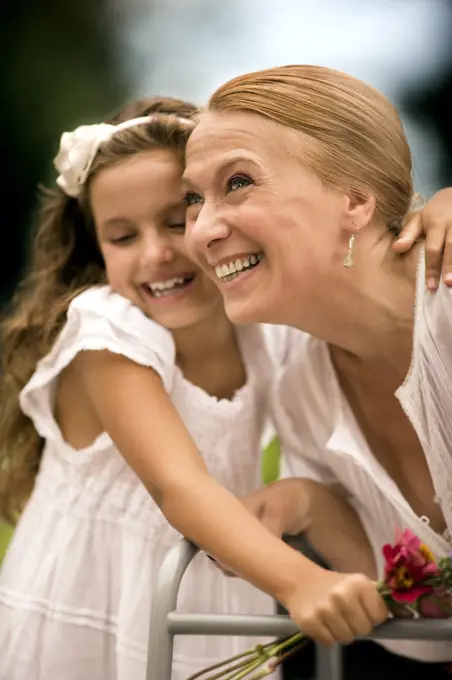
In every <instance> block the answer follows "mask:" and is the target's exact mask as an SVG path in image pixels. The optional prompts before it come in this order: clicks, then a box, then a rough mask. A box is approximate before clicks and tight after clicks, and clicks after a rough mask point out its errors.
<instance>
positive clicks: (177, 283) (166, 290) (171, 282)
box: [148, 276, 191, 297]
mask: <svg viewBox="0 0 452 680" xmlns="http://www.w3.org/2000/svg"><path fill="white" fill-rule="evenodd" d="M190 281H191V278H187V279H184V278H183V277H180V276H178V277H176V278H174V279H168V280H167V281H154V282H153V283H150V284H148V288H149V290H150V292H151V293H152V295H153V296H154V297H162V295H172V294H173V293H175V292H177V291H178V290H180V289H181V288H183V287H184V286H185V285H186V284H187V283H189V282H190Z"/></svg>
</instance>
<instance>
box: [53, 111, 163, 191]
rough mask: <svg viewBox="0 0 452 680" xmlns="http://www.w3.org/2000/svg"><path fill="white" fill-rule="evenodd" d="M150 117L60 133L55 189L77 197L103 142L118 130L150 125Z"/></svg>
mask: <svg viewBox="0 0 452 680" xmlns="http://www.w3.org/2000/svg"><path fill="white" fill-rule="evenodd" d="M151 120H152V115H150V116H143V117H141V118H132V119H131V120H126V121H124V122H123V123H119V125H109V124H108V123H97V124H95V125H80V127H78V128H76V129H75V130H73V132H63V134H62V135H61V141H60V149H59V151H58V154H57V156H56V157H55V158H54V161H53V164H54V166H55V168H56V169H57V170H58V172H59V173H60V174H59V175H58V177H57V180H56V181H57V184H58V186H59V187H60V188H61V189H62V190H63V191H64V193H65V194H67V195H68V196H72V197H73V198H76V197H77V196H79V195H80V193H81V191H82V188H83V185H84V184H85V182H86V178H87V176H88V173H89V170H90V167H91V165H92V163H93V160H94V158H95V156H96V153H97V151H98V150H99V147H100V145H101V144H102V142H106V141H107V140H108V139H110V138H111V137H112V136H113V135H114V134H116V133H117V132H119V131H120V130H125V129H126V128H129V127H132V126H134V125H140V124H143V123H150V122H151Z"/></svg>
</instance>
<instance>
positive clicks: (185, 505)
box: [76, 351, 387, 644]
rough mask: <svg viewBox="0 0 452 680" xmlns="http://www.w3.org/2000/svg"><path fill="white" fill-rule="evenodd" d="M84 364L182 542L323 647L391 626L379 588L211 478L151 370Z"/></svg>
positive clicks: (100, 412)
mask: <svg viewBox="0 0 452 680" xmlns="http://www.w3.org/2000/svg"><path fill="white" fill-rule="evenodd" d="M76 361H78V369H79V370H80V371H81V375H82V380H83V384H84V386H85V389H86V394H87V399H88V400H89V401H90V402H91V405H92V408H93V409H94V411H95V413H96V414H97V417H98V418H99V420H100V422H101V424H102V426H103V427H104V429H105V431H106V432H108V433H109V435H110V436H111V438H112V439H113V441H114V442H115V444H116V446H117V447H118V450H119V451H120V452H121V454H122V455H123V457H124V459H125V460H126V461H127V462H128V464H129V465H130V466H131V467H132V468H133V469H134V470H135V472H136V473H137V475H138V476H139V477H140V479H141V480H142V482H143V483H144V485H145V486H146V488H147V489H148V490H149V492H150V494H151V495H152V497H153V498H154V500H155V501H156V503H157V504H158V505H159V506H160V508H161V509H162V511H163V513H164V514H165V516H166V517H167V519H168V521H169V522H170V523H171V524H172V525H173V526H174V527H175V528H176V529H177V530H178V531H180V533H181V534H183V535H184V536H186V537H187V538H189V539H191V540H192V541H193V542H194V543H195V544H196V545H197V546H199V547H200V548H202V549H204V550H206V551H208V552H209V553H211V554H213V555H214V557H216V558H217V559H218V560H219V561H221V562H222V563H223V564H225V565H226V566H227V567H228V568H229V569H231V571H233V572H235V573H237V574H239V575H240V576H242V577H243V578H245V579H246V580H248V581H250V582H251V583H253V584H254V585H255V586H257V587H258V588H260V589H261V590H263V591H265V592H267V593H269V594H270V595H272V596H273V597H274V598H275V599H277V600H278V601H279V602H281V604H283V605H284V606H285V607H286V609H288V611H289V612H290V614H291V616H292V618H293V619H294V620H295V621H296V622H297V623H298V624H299V625H300V627H301V628H302V629H303V630H304V631H305V632H306V633H307V634H308V635H310V636H311V637H313V638H314V639H316V640H317V641H320V642H324V643H326V644H332V643H333V642H334V641H335V640H338V641H341V642H346V641H350V640H352V639H353V638H354V637H355V636H357V635H366V634H368V633H369V632H370V630H371V629H372V627H373V625H375V624H376V623H379V622H381V621H383V620H385V618H386V616H387V609H386V607H385V605H384V603H383V601H382V599H381V598H380V597H379V596H378V594H377V593H376V590H375V588H374V587H373V584H372V582H371V581H370V580H367V579H365V578H364V577H362V576H359V575H353V576H350V575H344V574H337V573H335V572H328V571H326V570H323V569H321V568H320V567H318V566H317V565H315V564H313V563H312V562H310V561H309V560H308V559H306V558H305V557H303V556H302V555H301V554H299V553H297V552H296V551H295V550H292V549H291V548H290V547H288V546H286V545H285V544H284V543H283V542H282V541H281V540H280V539H278V538H277V537H276V536H274V535H273V534H272V533H271V532H270V531H269V530H268V529H266V528H265V527H264V526H263V525H262V524H261V522H259V520H258V519H257V518H256V517H254V516H253V515H252V514H251V513H250V512H248V510H247V509H246V508H245V507H244V505H243V504H242V503H241V502H240V501H239V500H238V499H236V498H235V497H234V496H233V495H232V494H230V493H228V492H227V491H226V490H225V489H224V488H223V487H222V486H221V485H220V484H218V483H217V482H216V481H215V480H214V479H213V478H212V477H210V475H209V474H208V471H207V469H206V466H205V464H204V462H203V460H202V458H201V456H200V454H199V452H198V450H197V448H196V446H195V444H194V442H193V440H192V438H191V437H190V434H189V432H188V431H187V429H186V427H185V425H184V424H183V422H182V420H181V418H180V417H179V415H178V413H177V411H176V409H175V408H174V406H173V405H172V403H171V401H170V399H169V396H168V394H167V393H166V391H165V389H164V387H163V385H162V383H161V380H160V378H159V377H158V376H157V374H156V373H155V372H154V371H153V370H152V369H150V368H147V367H144V366H141V365H138V364H135V363H134V362H132V361H130V360H129V359H127V358H125V357H123V356H121V355H115V354H111V353H109V352H107V351H98V352H84V353H81V354H80V355H79V356H78V358H77V360H76ZM320 614H321V615H320Z"/></svg>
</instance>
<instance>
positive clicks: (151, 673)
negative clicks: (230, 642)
mask: <svg viewBox="0 0 452 680" xmlns="http://www.w3.org/2000/svg"><path fill="white" fill-rule="evenodd" d="M196 552H197V549H196V548H195V546H194V545H192V544H191V543H190V542H189V541H187V540H185V539H183V540H181V541H180V542H179V543H178V544H177V545H176V546H174V547H173V548H172V549H171V550H170V552H169V553H168V555H167V556H166V558H165V560H164V561H163V564H162V567H161V569H160V571H159V575H158V578H157V582H156V584H155V589H154V598H153V604H152V613H151V622H150V631H149V649H148V661H147V672H146V680H171V666H172V655H173V641H174V636H175V635H256V636H260V635H261V636H262V637H272V636H275V637H278V638H283V637H287V636H289V635H292V634H293V633H294V632H296V631H297V630H298V628H297V626H296V625H295V624H294V623H293V622H292V621H291V620H290V619H289V617H288V616H284V615H283V616H281V615H279V616H246V615H242V616H239V615H236V616H231V615H225V614H179V613H177V612H176V611H175V610H176V604H177V594H178V591H179V586H180V582H181V580H182V577H183V575H184V573H185V570H186V569H187V567H188V565H189V564H190V562H191V560H192V559H193V557H194V556H195V554H196ZM369 639H376V640H378V639H383V640H442V641H443V640H445V641H451V642H452V620H451V619H448V620H445V619H443V620H434V619H430V620H429V619H418V620H409V619H393V620H392V621H388V622H387V623H385V624H383V625H381V626H379V627H378V629H376V630H375V631H374V632H373V633H372V635H371V636H370V638H369ZM317 669H318V671H317V680H341V676H342V660H341V647H340V646H335V647H333V648H332V649H326V648H320V647H318V648H317Z"/></svg>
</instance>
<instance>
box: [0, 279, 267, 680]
mask: <svg viewBox="0 0 452 680" xmlns="http://www.w3.org/2000/svg"><path fill="white" fill-rule="evenodd" d="M237 333H238V340H239V344H240V347H241V350H242V354H243V360H244V363H245V366H246V372H247V382H246V385H244V387H242V388H241V389H239V390H238V391H237V392H236V394H235V396H234V398H233V399H232V400H230V401H229V400H224V399H221V400H218V399H216V398H214V397H212V396H209V395H208V394H207V393H206V392H204V391H203V390H202V389H200V388H198V387H196V386H194V385H193V384H191V383H190V382H188V381H187V380H185V378H184V376H183V375H182V373H181V371H180V370H179V368H178V367H177V366H176V365H175V349H174V344H173V340H172V337H171V335H170V333H169V332H168V331H166V330H165V329H163V328H162V327H161V326H159V325H157V324H155V323H154V322H153V321H151V320H150V319H148V318H147V317H146V316H145V315H144V314H142V313H141V311H140V310H139V309H138V308H136V307H134V306H133V305H132V304H131V303H130V302H129V301H128V300H126V299H124V298H122V297H121V296H119V295H117V294H115V293H113V292H112V291H111V289H110V288H109V287H108V286H102V287H96V288H91V289H89V290H87V291H85V292H84V293H82V294H81V295H80V296H78V297H77V298H76V299H75V300H74V301H73V302H72V304H71V306H70V309H69V312H68V318H67V323H66V325H65V327H64V329H63V331H62V333H61V335H60V336H59V338H58V340H57V342H56V344H55V345H54V347H53V349H52V350H51V352H50V353H49V354H48V355H47V356H46V357H45V358H44V359H42V361H40V363H39V364H38V366H37V369H36V372H35V373H34V375H33V376H32V378H31V379H30V381H29V383H28V384H27V386H26V387H25V388H24V390H23V392H22V394H21V399H20V402H21V407H22V409H23V411H24V412H25V413H26V414H27V415H28V416H29V417H30V418H31V419H32V421H33V423H34V425H35V427H36V429H37V431H38V432H39V434H40V435H41V436H42V437H43V438H44V440H45V448H44V453H43V458H42V463H41V466H40V471H39V475H38V478H37V480H36V485H35V489H34V491H33V494H32V496H31V499H30V501H29V503H28V505H27V507H26V509H25V511H24V513H23V516H22V517H21V519H20V522H19V525H18V527H17V530H16V532H15V534H14V538H13V541H12V544H11V546H10V548H9V551H8V553H7V556H6V558H5V561H4V564H3V566H2V571H1V574H0V680H144V678H145V668H146V656H147V642H148V635H149V616H150V610H151V606H152V595H153V583H154V581H155V578H156V575H157V572H158V569H159V566H160V564H161V562H162V559H163V557H164V556H165V555H166V553H167V552H168V550H169V549H170V548H171V547H172V546H173V545H174V544H175V543H176V542H177V541H178V540H179V538H180V536H179V534H178V532H177V531H176V530H175V529H173V528H172V527H171V526H170V525H169V524H168V522H167V521H166V519H165V517H164V516H163V515H162V513H161V512H160V510H159V508H158V507H157V505H156V504H155V503H154V502H153V500H152V498H151V497H150V496H149V494H148V493H147V491H146V490H145V488H144V487H143V486H142V484H141V482H140V481H139V479H138V478H137V477H136V475H135V474H134V472H133V471H132V470H131V469H130V468H129V467H128V465H127V464H126V463H125V461H124V459H123V458H122V457H121V455H120V454H119V452H118V450H117V449H116V448H115V446H114V444H113V442H112V441H111V439H110V437H109V436H108V434H107V433H103V434H101V435H100V436H99V437H97V438H96V440H95V441H94V442H93V443H92V444H91V445H90V446H88V447H86V448H84V449H82V450H74V449H73V448H72V447H71V446H70V445H69V444H68V443H67V442H65V441H64V439H63V437H62V435H61V432H60V430H59V428H58V425H57V423H56V421H55V419H54V417H53V402H54V394H55V387H56V384H57V381H58V376H59V375H60V373H61V371H62V370H63V369H64V368H65V367H66V366H67V365H68V364H70V362H71V361H72V360H73V359H74V357H75V356H76V354H77V353H78V352H80V351H82V350H88V349H90V350H101V349H106V350H110V351H111V352H114V353H117V354H122V355H124V356H127V357H129V358H130V359H131V360H133V361H135V362H137V363H139V364H143V365H146V366H152V367H153V368H154V369H155V371H156V372H157V373H158V374H159V375H160V376H161V378H162V381H163V384H164V385H165V388H166V389H167V391H168V393H169V395H170V397H171V400H172V402H173V403H174V405H175V407H176V408H177V409H178V411H179V413H180V415H181V417H182V418H183V420H184V422H185V423H186V425H187V427H188V429H189V430H190V432H191V435H192V436H193V438H194V440H195V441H196V444H197V446H198V448H199V450H200V452H201V453H202V455H203V457H204V460H205V461H206V464H207V466H208V468H209V471H210V473H211V474H212V475H213V476H214V477H215V478H216V479H217V480H218V481H219V482H220V483H221V484H222V485H223V486H224V487H226V488H227V489H229V490H230V491H231V492H233V493H234V494H236V495H242V494H246V493H248V492H250V491H252V490H254V489H255V488H257V487H258V486H259V484H260V474H259V471H260V455H259V453H260V442H261V436H262V431H263V427H264V421H265V415H266V401H267V394H268V391H269V390H268V380H269V378H270V374H271V359H270V357H269V354H268V352H267V348H266V345H265V342H264V340H263V336H262V332H261V329H260V327H259V326H242V327H240V328H238V329H237ZM149 418H150V419H152V412H150V413H149ZM178 610H179V611H182V612H198V613H211V612H215V613H230V614H238V613H243V614H271V613H273V612H274V611H275V606H274V603H273V601H272V600H271V598H269V597H268V596H267V595H265V594H264V593H261V592H260V591H258V590H257V589H255V588H253V587H252V586H251V585H249V584H247V583H246V582H244V581H242V580H240V579H231V578H228V577H225V576H224V575H223V574H222V573H221V572H220V571H219V570H218V569H216V568H215V567H214V566H213V564H212V563H211V562H210V560H209V559H208V558H207V557H206V556H205V555H203V554H200V555H198V556H197V557H196V558H195V561H194V563H193V564H192V565H191V567H190V568H189V570H188V572H187V574H186V577H185V578H184V580H183V583H182V587H181V591H180V597H179V602H178ZM256 642H257V640H256V638H248V639H246V638H238V637H235V638H234V637H208V638H206V637H195V636H193V637H179V638H177V639H176V645H175V657H174V666H173V676H172V677H173V680H183V679H184V678H187V677H188V676H189V675H190V674H192V673H194V672H195V671H196V670H198V669H200V668H202V667H204V666H207V665H210V664H213V663H215V662H216V661H219V660H221V659H223V658H225V657H228V656H231V655H233V654H237V653H239V652H240V651H243V650H245V649H247V648H249V647H253V646H255V644H256Z"/></svg>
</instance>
